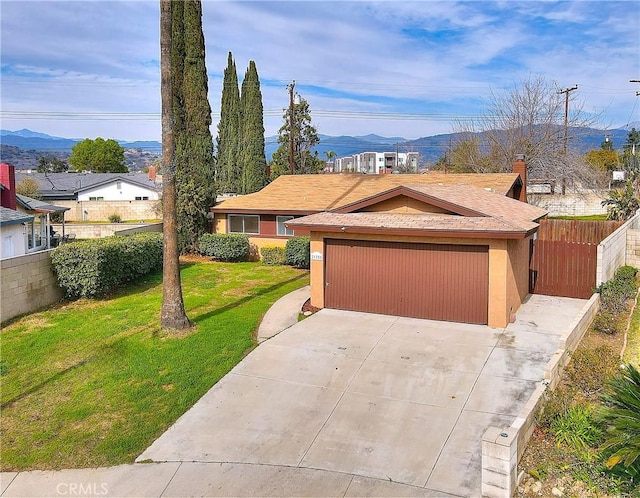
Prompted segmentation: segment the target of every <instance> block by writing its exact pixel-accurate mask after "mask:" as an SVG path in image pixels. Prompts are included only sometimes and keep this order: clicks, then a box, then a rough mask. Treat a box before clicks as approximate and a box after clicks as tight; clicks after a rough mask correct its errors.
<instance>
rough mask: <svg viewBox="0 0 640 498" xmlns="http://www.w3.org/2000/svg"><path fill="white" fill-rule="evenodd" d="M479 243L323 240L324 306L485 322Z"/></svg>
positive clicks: (485, 280) (483, 253)
mask: <svg viewBox="0 0 640 498" xmlns="http://www.w3.org/2000/svg"><path fill="white" fill-rule="evenodd" d="M488 249H489V248H488V246H485V245H456V244H429V243H417V242H416V243H409V242H392V241H374V240H352V239H332V238H325V239H324V262H325V269H324V275H325V281H324V289H325V295H324V305H325V307H328V308H335V309H344V310H352V311H364V312H369V313H381V314H386V315H396V316H407V317H414V318H426V319H431V320H445V321H453V322H463V323H476V324H486V323H487V320H488V299H489V251H488Z"/></svg>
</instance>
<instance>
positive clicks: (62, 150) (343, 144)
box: [0, 121, 640, 171]
mask: <svg viewBox="0 0 640 498" xmlns="http://www.w3.org/2000/svg"><path fill="white" fill-rule="evenodd" d="M631 128H636V129H640V122H638V121H636V122H633V123H629V125H627V126H625V127H624V128H618V129H613V130H600V129H597V128H581V129H572V130H571V136H574V137H575V138H574V139H572V141H571V142H570V144H569V146H570V147H573V148H575V149H577V150H578V151H580V152H587V151H589V150H592V149H597V148H599V147H600V144H601V143H602V142H603V140H604V137H605V134H607V135H609V137H610V140H612V141H613V144H614V147H615V149H616V150H620V149H621V148H622V145H623V144H624V143H625V141H626V139H627V135H628V132H629V130H631ZM319 137H320V143H319V144H318V146H317V147H315V149H314V151H317V152H318V157H320V158H321V159H323V160H324V159H326V153H327V152H329V151H333V152H334V153H335V154H336V157H344V156H350V155H353V154H357V153H360V152H392V151H395V150H396V148H397V150H398V151H400V152H409V151H415V152H419V153H420V155H421V158H422V160H421V162H422V163H424V162H435V161H437V160H438V159H439V158H440V157H442V156H443V155H444V154H445V152H446V151H447V150H448V148H449V147H450V146H451V145H453V144H455V143H456V141H457V140H458V138H459V137H460V134H459V133H448V134H442V135H432V136H427V137H421V138H418V139H415V140H407V139H405V138H403V137H382V136H380V135H375V134H368V135H361V136H348V135H342V136H331V135H319ZM81 140H82V139H74V138H62V137H53V136H50V135H47V134H45V133H39V132H36V131H32V130H28V129H22V130H17V131H9V130H0V144H1V151H0V152H1V156H2V160H3V161H5V162H11V163H12V164H14V165H15V166H16V167H17V168H19V169H33V168H35V167H37V164H38V158H39V157H40V156H43V155H54V156H56V157H59V158H61V159H67V158H68V157H69V154H70V152H71V148H72V147H73V146H74V145H75V144H76V143H78V142H79V141H81ZM118 142H119V143H120V145H122V146H123V147H124V148H125V149H127V154H126V155H127V165H128V166H129V168H130V169H132V170H136V171H139V170H141V169H142V168H143V167H144V166H148V165H149V164H150V163H151V162H153V161H154V160H156V159H157V158H158V157H159V155H160V154H161V153H162V144H161V143H160V142H156V141H151V140H149V141H134V142H130V141H125V140H118ZM277 148H278V137H277V136H276V135H273V136H270V137H266V138H265V154H266V157H267V160H268V161H269V160H271V156H272V155H273V153H274V152H275V151H276V149H277Z"/></svg>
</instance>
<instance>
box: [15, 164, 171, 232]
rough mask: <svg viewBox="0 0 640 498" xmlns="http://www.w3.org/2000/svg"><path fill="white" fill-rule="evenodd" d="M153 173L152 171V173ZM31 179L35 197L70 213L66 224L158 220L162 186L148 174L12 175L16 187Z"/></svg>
mask: <svg viewBox="0 0 640 498" xmlns="http://www.w3.org/2000/svg"><path fill="white" fill-rule="evenodd" d="M154 171H155V170H154ZM25 178H32V179H34V180H36V181H37V182H38V185H39V187H40V189H39V191H38V195H39V197H40V198H41V199H42V200H43V201H44V202H48V203H52V202H55V203H56V204H58V205H60V206H65V207H67V208H69V209H70V211H69V213H68V214H67V220H68V221H105V220H107V219H108V218H109V216H110V215H113V214H117V215H119V216H120V218H121V219H123V220H146V219H157V218H159V217H161V214H160V213H159V211H158V204H159V199H160V197H161V193H162V185H161V183H159V182H158V180H159V178H157V177H156V175H155V173H154V172H152V171H150V172H149V174H144V173H129V174H126V173H84V172H83V173H24V172H17V173H16V181H17V182H18V183H19V182H21V181H22V180H24V179H25Z"/></svg>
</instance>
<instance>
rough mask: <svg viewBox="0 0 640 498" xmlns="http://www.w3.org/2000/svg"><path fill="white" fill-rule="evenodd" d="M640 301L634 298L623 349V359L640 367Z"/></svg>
mask: <svg viewBox="0 0 640 498" xmlns="http://www.w3.org/2000/svg"><path fill="white" fill-rule="evenodd" d="M638 301H640V300H639V299H636V307H635V309H634V310H633V315H631V322H630V324H629V334H628V335H627V347H626V349H625V351H624V358H623V361H624V362H625V363H631V364H632V365H634V366H635V367H636V368H640V302H638Z"/></svg>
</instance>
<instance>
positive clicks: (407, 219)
mask: <svg viewBox="0 0 640 498" xmlns="http://www.w3.org/2000/svg"><path fill="white" fill-rule="evenodd" d="M516 202H517V201H516ZM287 225H288V226H292V227H296V226H304V227H311V228H313V227H316V228H327V227H333V228H339V227H345V230H344V231H353V232H357V231H359V229H379V230H383V229H384V231H387V232H388V231H403V230H407V231H415V230H419V231H426V232H429V231H438V232H442V231H444V232H452V233H454V232H476V233H478V234H486V233H505V234H517V233H524V232H528V231H530V230H534V229H535V228H536V227H537V226H538V225H537V223H533V222H531V221H529V222H526V221H522V220H520V221H518V222H510V221H507V220H504V219H501V218H492V217H482V216H476V217H467V216H456V215H433V214H406V213H375V212H372V213H369V212H365V213H333V212H323V213H316V214H312V215H309V216H305V217H303V218H297V219H295V220H291V221H288V222H287Z"/></svg>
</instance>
